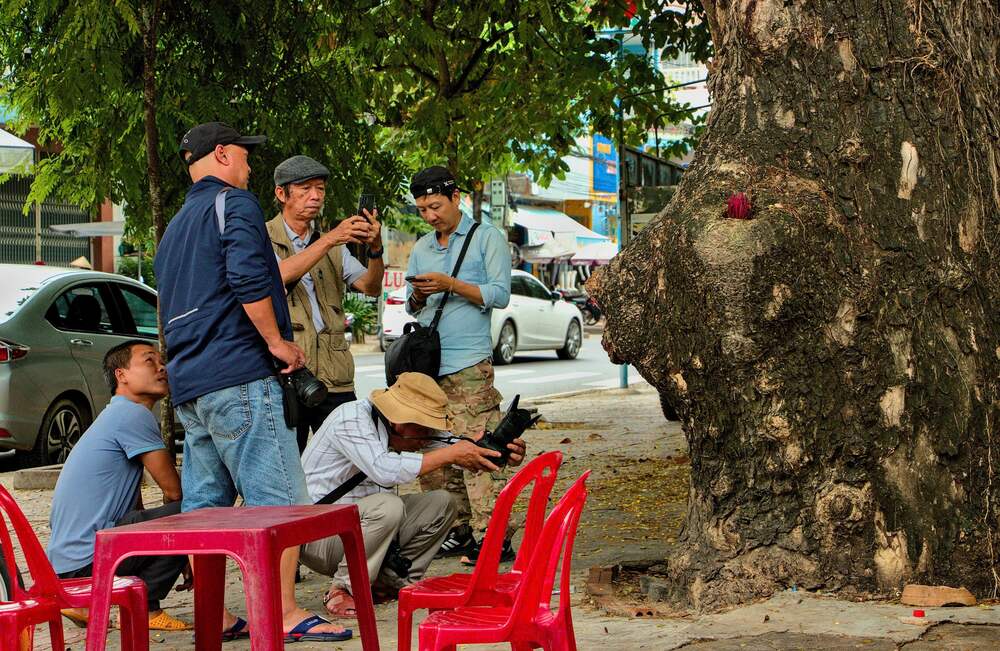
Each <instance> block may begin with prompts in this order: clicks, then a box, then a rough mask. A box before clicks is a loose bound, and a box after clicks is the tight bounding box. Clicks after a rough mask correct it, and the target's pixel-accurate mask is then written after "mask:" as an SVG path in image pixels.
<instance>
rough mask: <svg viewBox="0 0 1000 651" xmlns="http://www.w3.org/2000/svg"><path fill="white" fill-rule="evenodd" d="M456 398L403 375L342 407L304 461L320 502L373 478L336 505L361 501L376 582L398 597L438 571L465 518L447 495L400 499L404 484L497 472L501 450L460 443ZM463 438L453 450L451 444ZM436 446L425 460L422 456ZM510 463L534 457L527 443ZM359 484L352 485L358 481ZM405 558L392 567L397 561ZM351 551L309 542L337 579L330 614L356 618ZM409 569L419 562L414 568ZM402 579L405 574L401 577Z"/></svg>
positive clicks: (311, 552)
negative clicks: (443, 471) (435, 564)
mask: <svg viewBox="0 0 1000 651" xmlns="http://www.w3.org/2000/svg"><path fill="white" fill-rule="evenodd" d="M452 427H453V426H452V423H451V418H450V416H449V412H448V399H447V396H445V394H444V392H443V391H442V390H441V388H440V387H439V386H438V385H437V383H436V382H435V381H434V379H433V378H431V377H429V376H427V375H423V374H422V373H401V374H400V375H399V377H398V378H397V380H396V383H395V384H393V385H392V386H391V387H390V388H389V389H380V390H376V391H372V393H371V395H370V396H369V398H368V399H367V400H358V401H356V402H350V403H347V404H346V405H343V406H342V407H340V408H339V409H338V410H337V411H335V412H334V413H333V415H332V416H330V418H328V419H327V420H326V422H325V423H323V425H322V427H320V428H319V430H318V431H317V432H316V433H315V435H314V436H313V437H312V440H310V441H309V446H308V447H307V448H306V451H305V453H304V454H303V455H302V465H303V467H304V468H305V472H306V481H307V484H308V486H309V495H310V497H311V498H312V499H313V500H315V501H319V500H321V499H323V498H324V497H325V496H327V495H328V494H330V493H331V492H332V491H334V490H335V489H337V488H338V487H340V486H343V485H344V484H345V483H346V482H347V481H348V480H349V479H351V478H352V477H353V476H355V475H356V474H357V473H358V472H359V471H361V472H363V473H364V475H365V478H364V479H363V480H362V481H361V482H360V483H358V484H356V485H355V486H354V487H353V488H351V489H350V490H349V491H347V492H346V494H344V495H343V496H342V497H340V499H339V500H337V502H336V503H338V504H357V505H358V510H359V512H360V514H361V533H362V535H363V536H364V540H365V553H366V555H367V557H368V576H369V578H370V579H372V580H373V581H376V582H377V583H378V585H379V586H380V587H381V588H382V589H385V590H386V591H388V592H390V593H395V592H398V590H399V588H401V587H403V586H404V585H407V584H409V583H413V582H415V581H418V580H419V579H420V578H422V577H423V575H424V571H425V570H426V569H427V566H428V565H430V562H431V560H432V559H433V558H434V554H435V552H437V550H438V548H439V547H440V545H441V541H442V540H443V539H444V537H445V536H446V535H447V534H448V530H449V527H450V526H451V523H452V520H454V518H455V505H454V502H453V499H452V497H451V495H450V493H448V492H447V491H444V490H435V491H430V492H425V493H414V494H407V495H398V494H397V493H396V487H397V486H399V485H401V484H406V483H408V482H412V481H413V480H414V479H416V478H417V477H420V476H423V475H426V474H427V473H430V472H434V471H435V470H437V469H439V468H443V467H445V466H450V465H453V464H454V465H458V466H461V467H463V468H467V469H469V470H472V471H487V472H490V471H496V470H497V467H496V466H495V465H494V464H493V463H492V461H491V460H492V459H495V458H496V457H498V456H500V453H499V452H495V451H491V450H488V449H486V448H481V447H478V446H476V445H475V444H474V443H472V442H471V441H469V440H464V439H452V438H450V437H446V436H445V435H444V434H443V433H444V432H447V431H450V430H451V429H452ZM449 440H453V441H455V442H454V443H452V444H450V445H446V444H445V443H446V442H447V441H449ZM429 443H430V444H431V446H433V449H430V450H428V451H426V452H424V453H423V454H421V453H420V452H418V451H417V450H420V449H422V448H427V447H428V444H429ZM508 447H509V448H510V450H511V455H510V463H511V464H512V465H518V464H520V463H521V461H522V460H523V459H524V453H525V446H524V441H522V440H521V439H515V441H514V442H513V443H511V444H510V445H509V446H508ZM348 486H350V484H348ZM391 554H395V555H397V556H398V557H401V558H402V559H405V560H404V563H403V567H402V569H401V568H400V563H398V562H389V560H388V559H387V555H391ZM343 558H344V548H343V546H342V545H341V542H340V538H339V537H337V536H334V537H332V538H327V539H325V540H319V541H316V542H313V543H308V544H307V545H305V546H303V548H302V562H303V563H305V564H306V566H308V567H309V568H311V569H312V570H314V571H316V572H319V573H320V574H326V575H327V576H332V577H333V582H332V584H331V586H330V591H329V592H328V593H327V595H326V599H325V600H324V601H325V602H326V609H327V612H328V613H329V614H331V615H333V616H335V617H353V616H354V615H355V611H354V600H353V598H352V596H351V594H350V592H349V590H350V581H349V580H348V574H347V564H346V562H345V561H344V560H343ZM406 565H409V567H408V568H407V567H406ZM401 572H402V574H401Z"/></svg>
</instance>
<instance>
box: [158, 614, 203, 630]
mask: <svg viewBox="0 0 1000 651" xmlns="http://www.w3.org/2000/svg"><path fill="white" fill-rule="evenodd" d="M192 628H193V627H192V626H191V625H190V624H188V623H187V622H185V621H183V620H180V619H177V618H176V617H174V616H173V615H171V614H170V613H168V612H167V611H165V610H161V611H160V614H159V615H157V616H156V617H150V618H149V630H151V631H189V630H191V629H192Z"/></svg>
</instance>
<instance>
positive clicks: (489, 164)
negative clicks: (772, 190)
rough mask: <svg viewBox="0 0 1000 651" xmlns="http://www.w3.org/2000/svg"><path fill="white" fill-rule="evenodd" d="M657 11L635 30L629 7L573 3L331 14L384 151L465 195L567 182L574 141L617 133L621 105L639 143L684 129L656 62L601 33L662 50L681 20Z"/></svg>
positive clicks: (551, 0)
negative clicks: (513, 175) (443, 177)
mask: <svg viewBox="0 0 1000 651" xmlns="http://www.w3.org/2000/svg"><path fill="white" fill-rule="evenodd" d="M661 4H663V5H665V4H666V3H658V2H654V3H653V4H652V5H650V6H648V7H647V6H643V7H642V9H641V10H639V13H638V14H637V16H636V19H635V20H629V19H628V18H627V17H626V16H625V14H624V6H625V5H624V3H618V2H607V3H586V2H579V1H577V0H466V1H463V2H441V1H437V0H427V1H425V2H422V3H414V2H412V0H385V1H382V2H377V3H374V2H373V3H367V4H364V5H362V6H359V5H358V4H357V3H354V2H342V3H341V4H340V5H339V11H334V12H333V13H335V14H336V13H339V16H338V17H337V18H335V19H334V23H335V30H336V33H337V35H338V41H337V47H338V48H340V49H343V50H346V51H348V52H350V55H349V56H346V57H343V58H344V60H345V61H349V62H351V64H352V65H353V70H354V73H355V76H356V77H357V78H359V79H361V80H362V82H361V83H362V84H363V94H364V95H365V96H366V97H367V98H368V100H369V109H368V110H369V112H370V114H371V115H372V116H373V117H374V121H375V124H376V125H378V126H379V127H381V130H380V131H379V137H380V142H381V144H382V145H383V146H384V147H386V148H389V149H391V150H393V151H395V152H397V153H399V154H400V155H402V156H403V157H404V160H405V161H406V162H407V164H408V165H409V166H410V167H417V166H422V165H426V164H433V163H439V164H445V165H447V166H448V167H449V168H450V169H451V170H452V171H453V172H455V173H456V174H457V175H458V176H459V180H460V182H462V183H464V184H466V186H467V187H468V186H475V185H476V184H477V182H478V181H479V180H480V179H483V178H486V177H487V176H489V175H491V174H493V173H497V172H503V171H507V170H510V169H513V168H516V169H520V170H527V171H531V172H533V173H534V174H535V177H536V178H537V179H539V180H540V181H541V182H542V183H547V182H548V181H549V180H550V179H552V178H553V177H557V176H561V175H562V174H563V173H564V172H565V171H566V170H567V167H566V164H565V163H564V162H563V160H562V157H563V156H565V155H566V154H567V153H568V152H569V151H570V149H571V147H572V146H573V144H574V141H575V138H576V137H577V136H579V135H581V134H582V133H585V132H586V131H587V130H588V129H589V128H594V129H595V130H597V131H600V132H603V133H605V134H614V133H615V128H616V121H615V117H616V111H617V109H616V106H617V102H621V103H622V107H623V109H624V111H625V114H626V115H627V116H628V117H629V125H630V131H629V133H628V137H629V139H631V140H633V141H635V140H638V138H639V136H640V134H642V133H644V132H645V129H646V128H647V127H648V126H652V124H653V122H654V120H659V121H660V123H666V124H669V123H671V122H679V121H681V120H683V119H685V118H687V117H688V115H689V114H688V113H687V112H686V111H684V110H683V109H682V107H679V106H678V105H677V104H676V103H675V102H673V101H671V99H670V96H669V94H668V93H663V92H658V91H656V89H658V88H662V87H663V85H664V84H663V78H662V76H661V75H660V74H659V72H658V71H657V70H656V67H655V65H654V62H653V61H651V60H650V58H648V57H643V56H639V55H636V54H632V53H630V52H625V53H624V55H623V56H618V50H619V44H618V42H617V41H616V40H615V39H614V38H613V37H612V36H608V35H607V34H606V33H604V32H602V30H604V29H605V28H607V27H615V26H618V27H621V28H622V32H623V33H627V34H629V35H632V34H635V35H637V36H641V37H642V38H643V39H645V40H646V41H647V42H648V43H650V44H652V43H654V42H657V41H658V40H662V38H664V37H665V35H666V34H668V33H670V30H671V29H674V30H675V31H676V28H677V25H678V20H663V19H657V20H654V19H655V18H656V16H655V15H654V12H658V11H662V10H663V8H662V7H661V6H660V5H661Z"/></svg>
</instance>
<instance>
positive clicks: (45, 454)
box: [28, 398, 90, 466]
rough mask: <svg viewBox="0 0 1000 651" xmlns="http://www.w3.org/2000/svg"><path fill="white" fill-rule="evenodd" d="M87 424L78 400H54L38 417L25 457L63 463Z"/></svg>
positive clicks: (35, 463) (43, 462) (42, 463)
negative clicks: (35, 433)
mask: <svg viewBox="0 0 1000 651" xmlns="http://www.w3.org/2000/svg"><path fill="white" fill-rule="evenodd" d="M89 426H90V421H89V419H88V418H87V417H86V416H85V415H84V412H83V410H82V409H80V406H79V405H78V404H76V403H75V402H74V401H72V400H70V399H69V398H61V399H59V400H56V401H55V402H54V403H52V406H51V407H49V410H48V411H47V412H45V418H43V419H42V427H41V429H39V430H38V437H37V438H36V439H35V447H34V448H33V449H32V450H31V454H30V455H29V457H28V459H29V462H30V464H31V465H32V466H48V465H52V464H54V463H63V462H64V461H66V457H68V456H69V452H70V450H72V449H73V446H74V445H76V443H77V441H79V440H80V437H81V436H83V432H84V431H85V430H86V429H87V428H88V427H89Z"/></svg>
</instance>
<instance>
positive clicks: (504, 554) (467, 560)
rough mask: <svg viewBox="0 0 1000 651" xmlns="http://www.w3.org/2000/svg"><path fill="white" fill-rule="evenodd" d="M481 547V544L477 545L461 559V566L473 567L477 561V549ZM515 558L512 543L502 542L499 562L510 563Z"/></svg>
mask: <svg viewBox="0 0 1000 651" xmlns="http://www.w3.org/2000/svg"><path fill="white" fill-rule="evenodd" d="M481 546H482V544H481V543H480V544H477V545H476V548H475V549H473V550H472V551H471V552H469V553H468V554H466V555H465V556H464V557H463V558H462V565H475V564H476V561H477V560H479V548H480V547H481ZM516 557H517V552H516V551H514V545H513V543H511V541H510V540H509V539H508V540H505V541H503V547H501V548H500V562H501V563H511V562H513V561H514V559H515V558H516Z"/></svg>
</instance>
